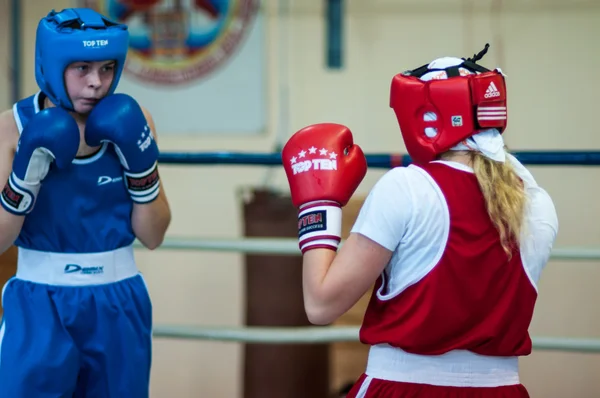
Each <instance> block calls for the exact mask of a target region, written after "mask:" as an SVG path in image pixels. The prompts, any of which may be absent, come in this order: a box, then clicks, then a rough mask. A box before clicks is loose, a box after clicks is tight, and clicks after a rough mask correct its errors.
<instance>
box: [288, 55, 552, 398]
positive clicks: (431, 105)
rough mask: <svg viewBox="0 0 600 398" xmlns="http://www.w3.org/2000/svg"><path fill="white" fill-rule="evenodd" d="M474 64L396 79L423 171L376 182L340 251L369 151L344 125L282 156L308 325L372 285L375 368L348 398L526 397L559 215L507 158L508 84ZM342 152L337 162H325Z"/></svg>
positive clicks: (363, 332)
mask: <svg viewBox="0 0 600 398" xmlns="http://www.w3.org/2000/svg"><path fill="white" fill-rule="evenodd" d="M480 55H481V53H480ZM479 58H480V57H479ZM477 60H478V57H477V56H476V57H474V58H472V59H467V60H465V59H460V58H441V59H438V60H435V61H433V62H431V63H430V64H427V65H425V66H423V67H421V68H419V69H415V71H410V72H406V73H405V74H402V76H396V78H395V79H394V83H393V85H394V86H393V89H392V97H393V98H392V100H391V105H392V107H394V106H395V105H397V104H402V106H403V107H402V108H395V109H394V110H395V112H396V115H397V116H398V119H399V123H400V125H401V126H403V128H402V135H403V137H404V139H405V141H409V142H410V143H411V145H410V146H407V147H409V155H410V156H411V157H413V159H415V156H414V155H416V157H417V158H418V159H419V162H418V163H413V164H411V165H410V166H408V167H395V168H393V169H391V170H389V171H388V172H386V173H385V174H384V175H383V176H382V177H381V178H380V179H379V180H378V182H377V183H376V184H375V186H374V187H373V188H372V189H371V191H370V192H369V195H368V196H367V198H366V200H365V203H364V204H363V207H362V208H361V211H360V213H359V216H358V218H357V220H356V222H355V224H354V226H353V227H352V229H351V233H350V235H349V236H348V237H347V239H346V241H345V242H344V244H343V245H342V246H341V248H339V250H338V243H339V240H340V238H341V236H340V235H341V233H340V231H341V215H340V214H341V210H340V207H341V206H343V205H344V204H345V203H347V201H348V200H349V198H350V197H351V195H352V194H353V192H354V190H355V189H356V187H357V186H358V185H359V184H360V182H361V180H362V178H363V176H364V168H365V162H364V157H363V156H362V152H359V150H360V149H359V148H358V147H357V146H356V145H355V144H353V140H352V138H351V134H350V131H349V130H348V128H346V127H344V126H339V125H333V124H321V125H315V126H310V127H308V128H305V129H303V130H301V131H299V132H298V133H296V134H295V135H294V136H292V138H291V139H290V140H289V142H288V143H287V144H286V145H285V147H284V150H283V153H282V156H283V163H284V167H285V171H286V174H287V177H288V180H289V184H290V190H291V195H292V200H293V203H294V205H295V206H297V207H298V208H299V223H298V231H299V233H298V234H299V242H300V248H301V250H302V253H303V281H302V282H303V293H304V303H305V309H306V313H307V315H308V319H309V320H310V321H311V322H312V323H314V324H317V325H326V324H330V323H332V322H333V321H335V320H336V319H337V318H338V317H339V316H341V315H342V314H344V313H345V312H346V311H347V310H349V309H350V308H351V307H352V306H354V305H355V304H356V303H357V302H358V300H359V299H360V298H361V297H362V296H363V295H364V294H365V293H367V292H368V291H369V289H371V288H372V287H373V286H374V288H373V290H372V294H371V299H370V302H369V305H368V308H367V310H366V313H365V316H364V319H363V323H362V326H361V329H360V340H361V342H362V343H364V344H367V345H369V346H370V351H369V357H368V365H367V368H366V369H365V372H364V374H362V375H361V376H360V377H359V378H358V380H357V381H356V383H355V384H354V387H353V388H352V390H351V391H350V393H349V394H348V397H349V398H409V397H410V398H416V397H427V398H525V397H528V396H529V395H528V392H527V389H526V388H525V386H523V385H522V384H521V382H520V379H519V365H518V364H519V361H518V358H519V357H520V356H524V355H528V354H530V353H531V350H532V342H531V338H530V336H529V333H528V328H529V325H530V322H531V319H532V317H533V311H534V307H535V303H536V299H537V294H538V291H537V289H538V281H539V279H540V275H541V273H542V271H543V269H544V267H545V265H546V263H547V261H548V259H549V256H550V252H551V249H552V246H553V244H554V241H555V239H556V235H557V231H558V219H557V215H556V210H555V208H554V205H553V202H552V199H551V198H550V196H549V195H548V193H547V192H546V191H545V190H544V189H543V188H541V187H540V186H539V185H538V184H537V182H536V181H535V179H534V178H533V176H532V175H531V173H530V172H529V171H528V170H527V169H526V168H525V167H524V166H523V165H522V164H521V163H520V162H519V161H518V160H517V159H516V158H515V157H514V156H512V155H510V154H509V153H507V152H506V150H505V146H504V143H503V140H502V133H503V132H504V127H505V126H506V107H505V106H506V102H505V101H506V92H505V90H506V88H505V86H504V85H503V84H499V83H498V80H497V78H494V79H495V80H494V79H492V80H490V81H488V82H487V84H486V86H485V87H483V86H482V85H481V84H479V82H481V79H486V78H487V76H493V75H494V74H496V76H497V73H498V72H497V71H493V72H492V71H488V70H486V69H485V68H483V67H481V66H479V65H476V64H475V61H477ZM498 71H499V70H498ZM486 73H489V75H484V74H486ZM471 75H473V76H471ZM474 76H477V80H476V83H475V84H473V81H472V80H470V79H471V78H472V77H474ZM452 79H466V80H464V81H461V82H456V81H453V80H452ZM445 83H447V84H445ZM492 83H493V84H492ZM478 84H479V86H478ZM404 85H406V86H404ZM480 86H481V87H480ZM473 87H475V88H476V89H477V88H479V89H483V90H484V91H477V90H475V91H472V89H473ZM416 91H418V92H423V93H425V95H410V93H411V92H413V93H414V92H416ZM428 92H435V93H436V95H435V96H430V95H427V93H428ZM474 93H475V94H474ZM395 95H401V96H402V97H394V96H395ZM453 96H455V97H454V100H453ZM488 98H489V99H493V100H494V101H496V99H497V98H500V100H498V101H497V103H492V104H490V103H488V102H487V101H488ZM436 99H439V102H437V103H436ZM410 101H423V103H419V104H413V103H410ZM407 104H408V105H410V107H408V108H409V109H412V110H415V113H411V112H410V111H407V107H406V105H407ZM446 115H447V116H450V117H448V118H446V117H445V116H446ZM408 118H417V119H415V120H410V119H408ZM490 124H494V125H495V126H494V127H493V128H490ZM467 125H468V126H473V130H472V131H471V130H468V129H465V126H467ZM496 126H497V127H496ZM440 143H442V144H440ZM321 147H322V148H321ZM321 149H322V150H323V152H322V153H321V152H320V151H319V150H321ZM331 151H333V152H334V153H335V155H336V156H335V160H336V163H333V162H327V161H326V160H327V159H328V157H327V155H330V154H331ZM411 152H412V153H411ZM342 153H345V154H347V155H342ZM359 153H360V155H359ZM309 154H310V155H309ZM430 154H433V156H432V158H431V159H426V156H429V155H430ZM425 155H426V156H425Z"/></svg>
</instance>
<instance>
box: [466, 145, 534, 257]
mask: <svg viewBox="0 0 600 398" xmlns="http://www.w3.org/2000/svg"><path fill="white" fill-rule="evenodd" d="M469 155H470V156H471V161H472V164H473V170H474V171H475V176H476V177H477V181H478V182H479V187H480V189H481V192H482V193H483V197H484V199H485V204H486V207H487V212H488V214H489V215H490V218H491V219H492V222H493V223H494V225H495V226H496V229H497V230H498V232H499V233H500V242H501V243H502V248H503V249H504V251H505V252H506V254H507V255H508V256H509V258H510V257H511V254H512V251H513V249H515V248H516V247H518V242H519V237H520V234H521V228H522V225H523V218H524V213H525V204H526V203H525V202H526V196H525V189H524V187H523V183H522V182H521V180H520V179H519V177H518V176H517V174H516V173H515V171H514V170H513V168H512V166H511V165H510V163H509V162H505V163H500V162H495V161H493V160H491V159H489V158H487V157H485V156H483V155H482V154H481V153H479V152H469Z"/></svg>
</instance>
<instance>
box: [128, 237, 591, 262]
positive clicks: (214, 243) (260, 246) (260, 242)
mask: <svg viewBox="0 0 600 398" xmlns="http://www.w3.org/2000/svg"><path fill="white" fill-rule="evenodd" d="M342 243H343V242H342ZM135 245H136V247H141V245H140V244H139V242H136V243H135ZM160 248H161V249H170V250H202V251H220V252H243V253H246V254H272V255H300V250H299V249H298V239H296V238H241V239H218V238H196V239H192V238H187V239H183V238H167V239H165V241H164V242H163V244H162V245H161V246H160ZM550 258H551V259H554V260H600V248H591V247H587V248H586V247H573V248H556V249H554V250H553V251H552V253H551V255H550Z"/></svg>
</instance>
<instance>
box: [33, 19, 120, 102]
mask: <svg viewBox="0 0 600 398" xmlns="http://www.w3.org/2000/svg"><path fill="white" fill-rule="evenodd" d="M128 48H129V31H128V29H127V25H123V24H118V23H115V22H112V21H110V20H108V19H107V18H105V17H104V16H103V15H101V14H99V13H98V12H96V11H94V10H92V9H89V8H68V9H65V10H63V11H60V12H55V11H54V10H52V11H51V12H50V13H49V14H48V15H47V16H46V17H45V18H42V20H41V21H40V22H39V24H38V27H37V32H36V45H35V79H36V81H37V84H38V86H39V87H40V89H41V90H42V91H43V92H44V94H46V95H47V96H48V98H50V100H51V101H52V102H53V103H54V105H56V106H60V107H63V108H65V109H68V110H71V111H72V110H73V104H72V102H71V99H70V98H69V95H68V93H67V90H66V84H65V80H64V73H65V69H66V68H67V66H68V65H69V64H72V63H73V62H80V61H81V62H93V61H109V60H113V61H115V62H116V65H115V72H114V78H113V81H112V84H111V87H110V89H109V90H108V94H112V93H113V92H114V91H115V89H116V87H117V84H118V83H119V79H120V77H121V73H122V71H123V67H124V65H125V58H126V56H127V50H128Z"/></svg>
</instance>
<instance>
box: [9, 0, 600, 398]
mask: <svg viewBox="0 0 600 398" xmlns="http://www.w3.org/2000/svg"><path fill="white" fill-rule="evenodd" d="M5 3H7V0H0V10H2V9H3V6H4V4H5ZM265 3H266V4H265V5H264V7H263V12H265V13H266V14H267V21H268V29H269V32H268V33H269V34H268V35H267V40H268V48H269V49H270V55H269V63H268V64H269V69H270V72H271V73H270V74H269V76H270V81H269V98H270V100H269V101H270V105H269V107H270V108H269V110H270V114H269V118H270V119H269V121H270V125H269V129H268V133H267V134H266V135H265V136H259V137H253V138H235V139H234V140H231V138H230V137H219V136H213V135H208V136H206V135H202V136H199V137H194V136H189V137H182V136H177V137H172V136H171V137H170V136H169V134H168V132H167V131H162V132H159V135H160V144H161V148H162V150H164V151H216V150H227V151H238V150H239V151H248V152H268V151H270V150H271V148H272V147H273V144H274V142H275V137H276V133H277V132H278V131H280V130H281V129H284V131H285V133H286V134H287V135H289V134H291V133H292V132H293V131H295V130H297V129H299V128H301V127H303V126H305V125H307V124H311V123H316V122H323V121H332V122H339V123H344V124H347V125H348V126H350V127H351V129H352V130H353V132H354V135H355V141H356V142H358V143H359V144H360V145H361V146H362V147H363V148H364V150H365V151H366V152H367V153H369V152H371V153H373V152H390V151H392V152H403V151H404V146H403V144H402V140H401V137H400V133H399V131H398V127H397V125H396V121H395V119H394V115H393V113H392V112H391V110H390V109H389V108H388V90H389V83H390V81H391V78H392V76H393V75H394V74H395V73H398V72H400V71H402V70H405V69H408V68H412V67H416V66H420V65H422V64H424V63H426V62H427V61H430V60H431V59H433V58H435V57H438V56H442V55H458V56H470V55H472V54H473V53H474V52H477V51H479V50H480V49H481V48H483V45H484V44H485V43H486V42H490V43H491V44H492V48H491V49H490V53H489V54H488V55H487V56H486V57H485V58H484V61H483V64H485V65H487V66H496V63H497V62H501V65H500V66H501V67H502V68H503V70H504V71H505V73H506V74H507V75H508V88H509V113H510V122H509V126H510V127H509V129H508V132H507V134H506V140H507V143H508V144H509V146H510V147H511V148H512V149H548V150H560V149H597V148H598V147H600V138H598V136H597V134H598V131H597V128H596V124H594V120H596V118H597V114H596V113H595V111H596V107H597V104H598V100H597V96H598V92H600V90H599V89H600V83H599V79H598V78H597V76H598V72H597V66H598V65H599V64H600V53H599V52H598V44H597V38H598V37H599V36H600V24H599V23H600V3H599V2H593V1H583V0H580V1H575V0H571V1H566V0H563V1H560V2H558V1H554V0H552V1H551V0H529V1H517V0H512V1H504V6H505V9H504V11H503V12H502V14H501V15H500V16H498V14H496V16H495V17H492V13H491V11H490V10H491V9H492V3H497V2H495V1H491V0H478V1H466V0H465V1H459V0H427V1H425V0H369V1H359V0H355V1H348V3H349V4H348V16H347V19H346V29H347V30H346V36H345V46H346V49H345V67H344V69H343V70H341V71H331V70H327V69H325V67H324V65H325V55H324V54H325V49H324V40H325V30H324V24H323V21H324V17H323V9H322V5H323V3H324V2H323V1H322V0H292V1H291V9H290V14H291V15H290V16H289V17H287V18H286V19H284V20H282V19H280V17H279V14H278V12H277V8H276V7H277V1H276V0H270V1H266V2H265ZM70 5H71V2H70V1H68V0H60V1H59V0H56V1H51V2H50V1H48V2H41V1H37V0H24V1H23V7H24V12H23V14H24V15H23V17H24V21H23V33H24V37H23V42H24V45H25V47H24V49H23V54H24V56H25V59H24V70H23V74H24V81H23V82H22V83H23V87H24V90H25V92H24V93H23V94H29V93H32V92H34V91H35V90H36V86H35V81H34V79H33V48H34V37H35V25H36V23H37V20H38V19H39V18H40V17H41V16H42V15H44V14H46V13H47V11H48V10H49V9H50V8H51V7H54V8H57V9H59V8H61V7H67V6H70ZM469 5H470V7H469ZM8 15H9V14H8V13H3V12H0V54H5V53H8V50H7V43H6V39H5V37H6V36H5V35H4V34H2V32H3V30H2V29H5V28H6V27H7V26H8V23H7V20H6V18H8ZM281 23H288V24H289V25H288V29H289V34H290V43H289V46H288V53H287V55H288V56H289V58H288V60H287V64H288V65H290V70H289V72H288V75H289V79H286V81H279V80H278V76H279V73H278V72H280V70H279V69H278V67H279V60H280V59H279V55H278V54H277V53H276V51H277V49H278V42H277V37H278V29H280V28H281ZM4 68H5V65H4V64H3V63H2V62H0V87H1V88H2V90H0V91H2V92H1V93H0V105H7V104H5V103H3V102H2V101H3V96H6V95H8V93H7V94H5V93H4V91H5V90H4V87H5V81H6V80H3V79H5V76H6V74H5V69H4ZM281 84H285V85H287V87H288V88H289V93H290V107H289V115H290V118H289V120H288V121H284V123H281V121H280V119H279V114H280V112H282V111H283V110H284V106H285V102H284V101H281V98H280V97H279V96H278V94H279V89H280V85H281ZM7 88H8V87H7ZM7 91H8V90H7ZM190 117H192V115H190ZM194 117H195V116H194ZM199 117H201V115H200V116H199ZM533 171H534V174H535V176H536V177H537V178H538V180H539V181H540V183H541V184H542V185H543V186H545V187H547V189H548V191H549V192H550V193H551V195H552V196H553V198H554V200H555V203H556V206H557V209H558V212H559V217H560V223H561V230H560V235H559V237H558V242H557V245H558V246H559V247H566V246H584V245H587V246H599V242H598V240H599V239H600V223H598V222H597V221H596V220H598V219H599V217H600V211H599V206H598V205H597V200H596V199H595V198H597V194H598V189H597V181H598V180H599V179H598V177H599V176H600V175H599V174H600V173H599V171H600V169H598V168H583V167H544V168H542V167H538V168H534V169H533ZM161 172H162V175H163V179H164V186H165V188H166V191H167V193H168V196H169V198H170V201H171V204H172V207H173V224H172V227H171V229H170V231H169V235H170V236H180V237H197V238H201V237H239V236H241V231H242V219H241V208H242V205H241V201H240V197H239V194H238V192H239V191H240V189H241V188H243V187H256V186H257V185H259V184H260V183H261V182H262V181H263V178H264V177H265V169H263V168H257V167H238V166H235V167H231V166H228V167H219V166H214V167H205V166H189V167H179V166H163V167H162V170H161ZM381 174H382V171H379V170H371V171H369V174H368V176H367V178H366V179H365V181H364V183H363V184H362V185H361V187H360V189H359V193H358V194H365V193H366V192H368V189H369V188H370V187H371V186H372V185H373V183H374V182H375V181H376V179H377V178H378V177H379V176H381ZM274 177H275V178H274V180H272V181H271V182H272V183H273V184H274V185H275V186H276V187H279V188H280V189H282V190H285V189H286V184H285V180H284V177H283V172H282V171H281V170H279V171H278V172H276V173H275V175H274ZM208 203H217V204H218V205H217V208H214V207H212V206H208V205H207V204H208ZM138 259H139V262H140V266H141V268H142V270H143V271H144V272H145V274H146V276H147V280H148V283H149V286H150V289H151V294H152V296H153V299H154V308H155V321H156V323H157V324H165V323H176V324H186V325H241V324H242V319H243V318H242V316H243V313H242V311H243V308H244V305H243V302H242V300H243V296H244V291H243V287H244V275H243V263H242V257H241V255H237V254H222V253H221V254H219V253H207V252H196V253H192V252H173V251H166V250H164V251H156V252H145V251H139V252H138ZM599 265H600V264H599V263H598V262H595V261H594V262H559V261H552V262H551V263H550V264H549V267H548V269H547V271H546V272H545V274H544V275H543V278H542V282H541V286H540V292H541V293H540V299H539V305H538V307H537V310H536V314H535V319H534V322H533V325H532V328H531V330H532V332H533V334H535V335H547V336H570V337H578V336H582V337H583V336H587V337H600V314H599V313H598V311H597V305H596V304H595V303H597V302H598V300H600V293H599V292H598V289H597V288H596V284H597V281H599V280H600V267H599ZM155 349H156V351H155V355H154V358H155V359H154V369H153V382H152V389H153V397H167V396H169V397H173V396H176V397H179V398H186V397H197V396H206V397H241V384H240V382H241V376H242V368H241V364H242V357H241V346H240V345H238V344H233V343H216V342H203V341H173V340H159V339H157V340H155ZM522 369H523V372H522V374H523V380H524V382H525V383H526V385H527V386H528V387H529V389H530V391H531V395H532V397H544V398H554V397H557V398H558V397H573V398H575V397H577V398H579V397H581V398H587V397H590V398H591V397H595V396H598V394H600V378H598V374H599V372H600V356H599V355H585V354H564V353H550V352H541V351H536V352H535V353H534V354H533V355H531V356H530V357H528V358H525V359H523V360H522Z"/></svg>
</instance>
